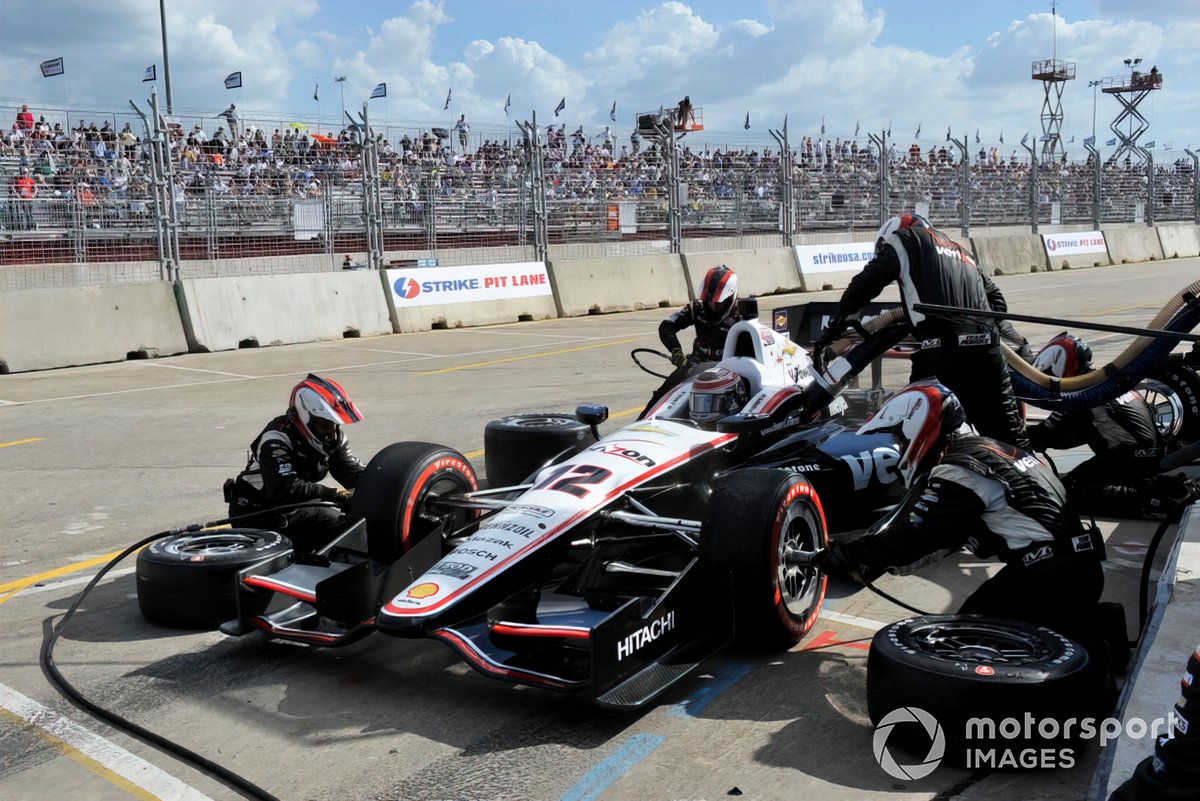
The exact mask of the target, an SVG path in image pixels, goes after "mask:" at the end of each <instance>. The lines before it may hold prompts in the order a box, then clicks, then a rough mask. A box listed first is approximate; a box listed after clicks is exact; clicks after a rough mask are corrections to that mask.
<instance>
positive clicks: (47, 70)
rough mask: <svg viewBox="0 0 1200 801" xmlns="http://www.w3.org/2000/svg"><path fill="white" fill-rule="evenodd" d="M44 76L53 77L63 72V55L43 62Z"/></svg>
mask: <svg viewBox="0 0 1200 801" xmlns="http://www.w3.org/2000/svg"><path fill="white" fill-rule="evenodd" d="M41 68H42V77H43V78H53V77H54V76H55V75H62V74H63V57H62V56H59V57H58V58H52V59H50V60H49V61H43V62H42V63H41Z"/></svg>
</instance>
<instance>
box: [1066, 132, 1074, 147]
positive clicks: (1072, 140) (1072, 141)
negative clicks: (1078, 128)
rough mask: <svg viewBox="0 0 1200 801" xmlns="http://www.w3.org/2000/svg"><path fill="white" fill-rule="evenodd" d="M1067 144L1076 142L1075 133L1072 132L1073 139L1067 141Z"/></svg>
mask: <svg viewBox="0 0 1200 801" xmlns="http://www.w3.org/2000/svg"><path fill="white" fill-rule="evenodd" d="M1067 144H1068V145H1073V144H1075V134H1071V141H1070V142H1067Z"/></svg>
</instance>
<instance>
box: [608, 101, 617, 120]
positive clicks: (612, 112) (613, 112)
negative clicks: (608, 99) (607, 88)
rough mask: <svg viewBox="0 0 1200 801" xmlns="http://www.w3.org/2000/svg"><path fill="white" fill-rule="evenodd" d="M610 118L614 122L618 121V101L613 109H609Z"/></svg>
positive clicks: (614, 103) (614, 102)
mask: <svg viewBox="0 0 1200 801" xmlns="http://www.w3.org/2000/svg"><path fill="white" fill-rule="evenodd" d="M608 118H609V119H610V120H612V121H613V122H616V121H617V101H615V100H614V101H613V107H612V108H611V109H609V112H608Z"/></svg>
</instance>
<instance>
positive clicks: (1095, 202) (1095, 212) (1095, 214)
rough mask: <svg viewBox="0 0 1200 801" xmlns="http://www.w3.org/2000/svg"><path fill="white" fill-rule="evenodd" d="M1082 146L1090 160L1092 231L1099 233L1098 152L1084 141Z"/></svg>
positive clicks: (1099, 173) (1099, 187)
mask: <svg viewBox="0 0 1200 801" xmlns="http://www.w3.org/2000/svg"><path fill="white" fill-rule="evenodd" d="M1083 146H1084V148H1085V149H1086V150H1087V152H1088V153H1090V154H1091V159H1092V229H1093V230H1096V231H1099V230H1100V189H1101V186H1100V181H1101V169H1100V151H1099V150H1097V149H1096V146H1095V145H1093V144H1091V143H1089V142H1086V141H1085V142H1084V143H1083Z"/></svg>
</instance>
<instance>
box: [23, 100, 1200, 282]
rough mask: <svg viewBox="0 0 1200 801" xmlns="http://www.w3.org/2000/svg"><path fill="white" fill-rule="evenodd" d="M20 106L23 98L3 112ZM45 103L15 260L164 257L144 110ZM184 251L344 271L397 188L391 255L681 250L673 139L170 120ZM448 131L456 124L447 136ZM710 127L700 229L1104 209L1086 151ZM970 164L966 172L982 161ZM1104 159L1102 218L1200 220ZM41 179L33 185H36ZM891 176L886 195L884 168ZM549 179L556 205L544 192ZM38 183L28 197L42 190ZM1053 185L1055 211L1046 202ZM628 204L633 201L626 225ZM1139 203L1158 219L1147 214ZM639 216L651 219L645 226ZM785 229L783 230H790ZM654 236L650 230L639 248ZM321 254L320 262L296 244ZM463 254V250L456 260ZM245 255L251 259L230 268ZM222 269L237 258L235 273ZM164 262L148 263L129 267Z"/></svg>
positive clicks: (1182, 167)
mask: <svg viewBox="0 0 1200 801" xmlns="http://www.w3.org/2000/svg"><path fill="white" fill-rule="evenodd" d="M0 114H8V115H9V117H10V118H15V114H16V108H12V107H9V108H4V107H0ZM59 115H60V117H61V118H60V119H56V118H55V117H54V115H53V114H50V115H37V116H36V117H35V119H36V121H35V123H34V127H33V128H32V129H29V130H22V129H21V128H20V127H19V126H18V125H13V126H12V129H11V130H8V131H4V130H2V129H0V239H2V246H0V264H3V265H18V264H23V265H30V264H43V265H62V264H68V265H69V264H103V263H129V262H142V261H145V262H153V261H155V260H157V259H158V258H159V257H158V250H157V244H156V225H155V215H156V214H157V213H158V210H159V208H160V207H159V206H158V205H157V204H156V201H155V198H154V193H153V191H152V186H151V178H150V175H151V172H150V168H149V155H148V154H149V147H148V146H147V145H146V144H145V143H144V139H145V138H146V137H145V131H144V130H139V129H140V128H141V121H140V120H137V119H136V118H134V119H133V120H130V119H128V115H124V116H123V115H120V114H107V115H104V116H103V118H101V119H97V120H95V121H91V120H86V119H79V118H78V115H75V116H76V118H77V122H76V123H75V124H72V123H71V119H70V117H69V116H67V114H66V113H65V112H59ZM171 122H172V125H171V126H170V130H171V139H172V145H171V150H170V154H171V162H172V165H173V169H174V174H175V177H174V185H173V186H172V187H171V192H170V196H171V197H170V200H169V201H168V200H166V199H164V201H163V202H164V203H168V202H169V203H174V204H175V211H176V213H177V215H178V236H179V241H180V249H179V252H180V256H181V261H182V264H181V265H180V266H181V269H183V270H184V271H185V273H186V275H188V276H191V277H197V276H202V275H208V274H218V272H220V270H221V269H223V270H225V273H224V274H228V272H229V271H234V272H282V271H292V270H298V269H338V267H339V266H340V263H341V261H340V260H341V256H342V254H344V253H352V252H363V251H366V250H367V242H368V238H367V235H366V233H365V222H364V221H365V220H366V219H367V214H366V211H365V210H366V209H367V205H366V204H364V201H363V198H364V189H365V187H367V186H368V184H367V182H370V184H371V187H370V188H374V186H377V187H378V195H379V197H380V198H381V206H382V230H383V237H382V241H383V250H384V251H385V252H386V253H387V254H388V257H389V259H390V260H395V259H397V258H399V259H400V260H402V261H403V260H415V259H417V258H426V259H437V258H438V257H439V255H443V256H444V258H443V259H442V262H441V263H453V262H454V261H455V260H456V259H457V260H458V261H462V260H464V259H469V257H466V256H463V255H462V253H463V251H464V250H465V249H470V248H488V251H487V259H488V260H489V261H497V260H521V259H526V258H529V257H530V249H531V248H532V247H533V246H534V243H535V236H534V229H535V226H536V225H538V224H539V223H540V224H543V225H544V226H545V231H546V241H547V242H548V243H549V244H550V245H556V244H581V245H582V244H591V245H596V246H600V245H608V244H612V243H622V244H623V245H624V246H626V247H627V248H630V247H632V248H634V249H635V251H634V252H636V248H638V247H641V248H642V249H643V252H656V251H658V250H661V249H662V244H661V243H662V241H663V240H665V239H667V238H668V237H669V236H670V233H669V229H670V227H669V225H668V220H669V212H670V208H669V203H670V200H669V198H670V194H671V193H670V192H668V169H667V165H666V164H665V163H664V161H663V159H662V158H660V152H659V150H660V149H659V147H658V144H657V142H656V141H655V138H654V137H653V136H652V135H646V134H645V132H642V135H641V137H640V141H631V142H630V144H628V145H625V144H615V143H609V142H604V141H597V140H598V139H599V137H597V136H589V132H585V131H584V130H583V129H582V128H579V129H578V130H577V131H575V132H574V133H573V134H571V135H570V136H569V137H568V135H567V132H566V130H565V129H564V128H563V127H558V128H554V127H553V126H551V127H550V128H548V129H547V132H546V138H545V139H546V140H545V142H544V146H543V147H542V148H541V150H540V152H541V153H542V158H543V163H542V169H541V170H540V175H542V176H543V179H542V181H541V185H540V186H539V185H534V181H533V178H532V176H533V174H534V172H533V171H532V170H531V169H530V165H529V164H528V158H529V156H528V153H529V152H530V151H528V150H527V149H526V148H525V147H523V146H522V144H521V142H519V141H517V140H516V139H515V137H514V136H513V135H512V134H509V133H507V132H505V131H501V130H488V129H486V128H480V129H477V133H476V134H475V141H473V142H471V143H470V144H469V146H468V147H467V148H465V149H464V150H463V151H462V152H455V151H454V150H452V149H451V147H450V142H449V140H448V139H446V138H444V137H442V136H439V135H435V130H434V129H433V128H432V127H430V128H425V129H421V128H419V127H417V126H397V127H382V128H377V129H376V133H375V138H374V142H373V144H374V146H375V148H376V151H377V153H378V165H379V167H378V171H377V173H372V174H368V175H365V176H364V171H363V170H364V168H363V165H364V164H365V163H368V162H367V161H365V160H364V159H363V158H362V157H361V154H362V150H363V147H362V143H361V142H360V141H359V139H358V134H357V133H356V131H355V130H350V129H343V130H338V131H331V130H329V129H328V128H325V129H324V131H325V132H324V133H319V131H320V130H321V129H320V128H319V126H317V125H315V124H313V125H309V124H307V123H295V122H292V123H285V122H282V121H280V120H279V119H274V120H272V119H265V120H248V121H246V122H245V124H244V126H243V127H242V128H241V129H240V130H238V131H236V132H234V131H226V130H225V128H224V127H223V126H222V125H220V124H218V123H224V122H225V121H224V120H219V119H216V118H212V117H210V118H207V119H205V118H200V117H195V118H191V117H177V118H173V119H172V120H171ZM436 133H437V134H440V133H441V132H440V131H437V132H436ZM694 137H695V133H694V132H693V135H692V137H689V138H688V139H686V140H682V141H681V142H680V145H679V152H680V160H679V162H680V163H679V177H680V181H681V182H682V184H683V186H684V187H685V191H683V192H682V193H681V195H680V201H679V203H680V206H681V208H680V218H681V220H682V225H681V235H682V237H683V238H684V239H688V240H702V239H705V238H709V237H716V236H720V237H729V236H741V237H749V236H755V237H761V236H766V237H773V236H774V237H778V236H780V235H781V233H782V232H781V230H780V225H781V222H780V221H781V219H782V216H781V198H782V196H783V195H782V193H783V192H786V191H788V190H789V188H790V191H792V192H793V198H794V208H795V210H796V213H795V219H796V231H794V232H793V233H800V232H824V231H851V230H869V229H871V228H873V227H875V226H876V225H878V222H879V220H880V218H881V216H883V215H885V214H889V213H893V212H897V211H900V210H906V209H912V208H914V207H916V206H918V205H919V204H924V205H926V206H927V207H928V209H929V214H930V216H931V218H932V219H933V221H934V222H935V223H936V224H941V225H944V226H946V227H950V228H952V227H954V226H956V225H957V224H958V222H959V220H960V219H961V218H962V204H963V202H964V199H965V200H966V201H967V203H968V205H969V209H968V212H969V213H968V217H967V219H968V220H969V221H970V225H972V226H1028V225H1030V224H1031V222H1032V221H1033V220H1035V219H1037V220H1039V221H1041V222H1042V223H1051V222H1055V223H1062V224H1086V223H1090V222H1091V221H1092V219H1093V214H1094V213H1095V211H1096V209H1095V207H1094V202H1095V197H1096V190H1097V184H1096V179H1095V176H1096V172H1095V170H1094V168H1093V166H1092V165H1091V164H1090V163H1089V162H1086V161H1080V162H1072V161H1068V160H1067V159H1066V157H1065V156H1064V158H1063V160H1062V161H1061V162H1059V163H1051V164H1041V165H1039V170H1038V186H1037V188H1036V193H1033V194H1031V192H1030V186H1029V181H1030V178H1031V172H1032V171H1031V169H1030V164H1029V163H1028V159H1027V158H1026V157H1022V158H1018V157H1017V155H1016V153H1015V152H1013V153H1012V155H1010V156H1009V157H1008V158H1005V157H1004V155H1003V154H1002V153H1000V152H999V151H998V149H997V148H995V147H991V148H987V147H984V148H981V150H980V151H979V152H978V153H977V154H975V155H974V156H973V157H972V158H971V159H970V163H969V164H967V165H963V164H962V163H961V161H960V160H958V159H957V158H956V156H957V154H952V153H947V151H946V148H945V147H944V146H942V147H936V146H935V147H931V148H930V149H929V150H928V152H925V151H923V150H922V148H921V146H920V145H919V143H915V142H914V143H912V145H911V146H910V147H909V148H908V149H907V150H904V149H900V148H897V147H896V146H895V145H894V144H893V145H892V146H891V147H890V148H889V149H888V153H887V154H886V156H885V157H884V158H883V159H882V161H884V162H886V163H885V164H881V156H880V154H879V153H878V152H877V151H876V150H875V149H873V148H872V147H869V146H868V143H867V141H866V140H863V139H852V138H848V139H843V138H838V139H835V140H832V141H831V140H828V139H825V140H821V139H815V138H812V137H806V138H804V139H803V140H802V141H801V142H799V143H798V144H796V145H795V146H794V150H795V158H794V168H793V172H792V174H791V175H786V174H784V173H783V172H782V171H781V167H780V159H779V153H778V151H777V150H776V151H774V152H773V151H772V149H771V148H770V147H761V148H760V147H755V146H749V145H745V144H743V145H741V146H737V147H731V146H726V145H710V144H708V143H703V142H697V141H696V140H695V138H694ZM964 167H965V169H964ZM1153 169H1154V171H1155V175H1154V181H1153V187H1154V196H1153V197H1149V192H1148V188H1147V187H1148V180H1147V179H1148V175H1147V171H1146V168H1144V167H1133V166H1132V165H1123V164H1109V165H1105V167H1104V168H1103V170H1102V171H1101V172H1100V189H1101V191H1100V197H1101V204H1100V208H1099V220H1100V222H1105V223H1112V222H1133V221H1135V220H1137V221H1140V219H1144V218H1145V215H1146V214H1147V207H1149V212H1150V213H1152V215H1153V216H1152V217H1151V219H1155V220H1157V221H1170V220H1188V221H1192V220H1194V219H1196V217H1197V214H1198V210H1197V205H1196V197H1197V192H1196V185H1197V176H1196V172H1195V169H1194V161H1193V160H1190V159H1182V160H1180V161H1176V162H1174V163H1171V164H1156V165H1155V166H1154V167H1153ZM21 176H27V177H28V178H31V179H32V181H33V187H34V189H35V191H34V192H29V191H28V190H24V191H23V190H22V189H21V188H20V186H21V185H20V181H19V179H20V178H21ZM881 180H886V181H887V192H886V195H885V196H886V205H887V208H886V209H881V208H880V207H879V206H880V197H881V193H880V181H881ZM535 192H536V193H544V205H543V206H542V207H544V209H545V219H544V221H542V220H538V219H537V218H536V213H535V209H536V208H538V206H539V205H540V204H537V203H534V202H533V200H534V198H533V195H534V193H535ZM28 194H35V196H34V197H32V198H29V197H25V196H24V195H28ZM1034 197H1036V208H1035V207H1034V205H1035V204H1034V203H1033V201H1032V200H1031V198H1034ZM614 209H622V211H621V219H622V220H624V222H622V224H620V225H614V220H615V219H616V216H615V212H614ZM1139 215H1140V216H1139ZM630 221H632V222H630ZM776 241H779V240H776ZM639 243H640V244H639ZM298 256H307V257H310V258H308V259H304V260H297V259H289V258H287V257H298ZM446 257H448V258H446ZM230 260H236V262H231V261H230ZM219 268H220V269H219ZM144 277H145V276H143V275H141V274H139V273H136V272H134V273H130V278H129V280H139V278H144Z"/></svg>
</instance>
